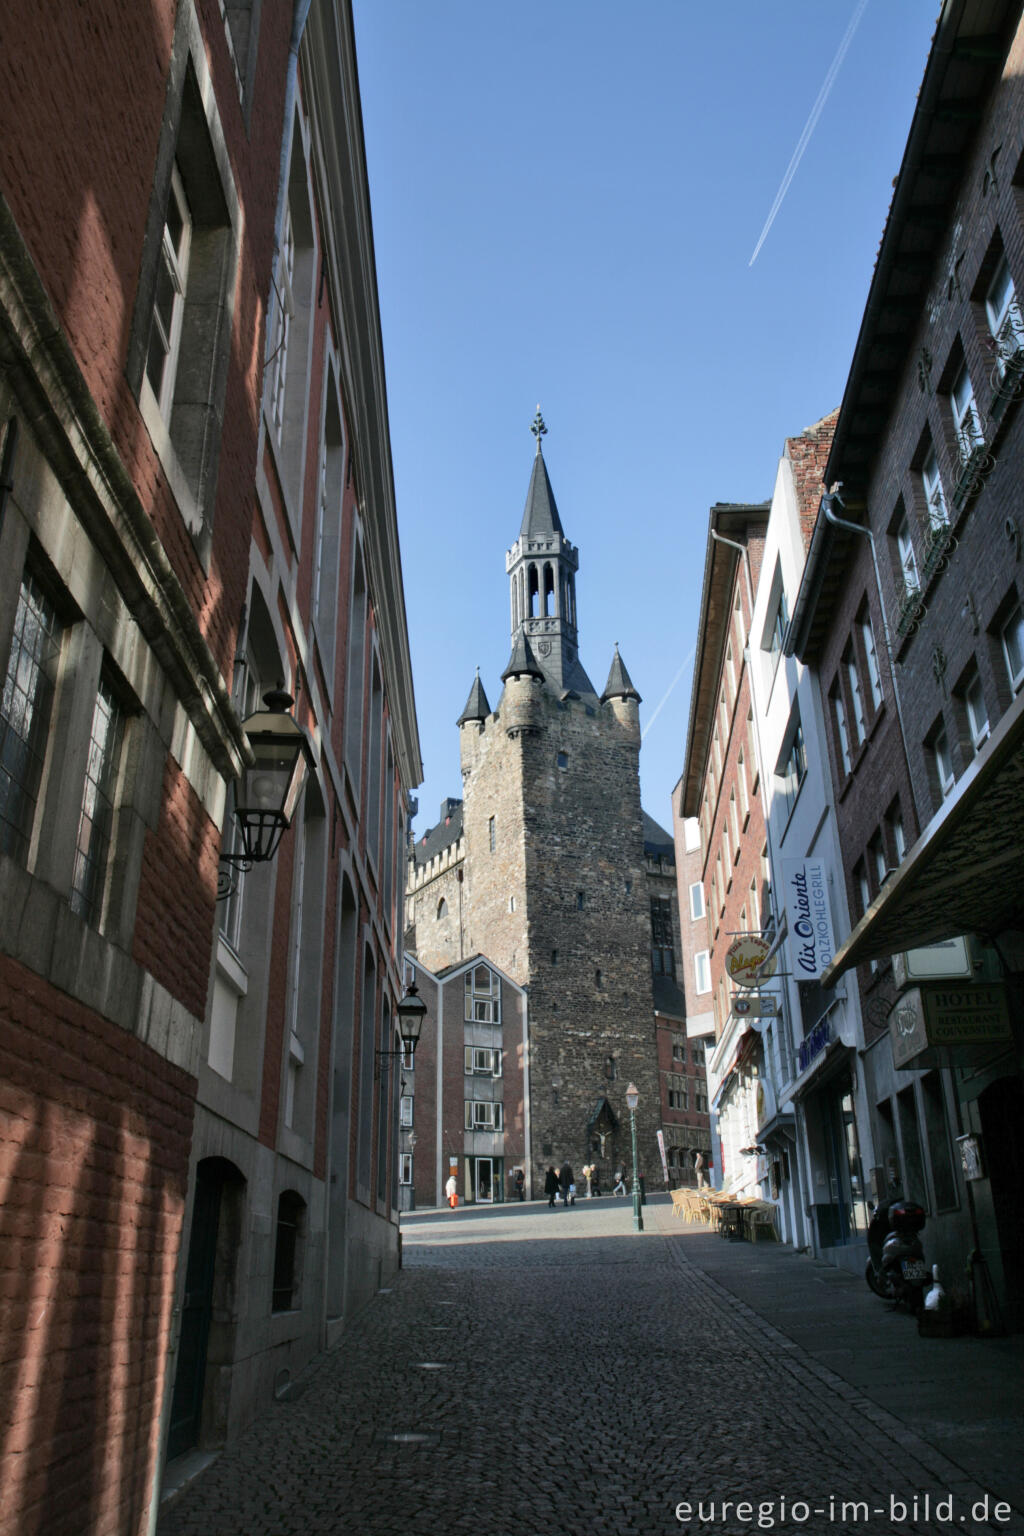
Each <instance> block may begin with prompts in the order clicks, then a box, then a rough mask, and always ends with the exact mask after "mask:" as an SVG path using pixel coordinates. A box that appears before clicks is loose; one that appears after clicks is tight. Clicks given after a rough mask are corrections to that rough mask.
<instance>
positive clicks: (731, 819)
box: [729, 790, 740, 858]
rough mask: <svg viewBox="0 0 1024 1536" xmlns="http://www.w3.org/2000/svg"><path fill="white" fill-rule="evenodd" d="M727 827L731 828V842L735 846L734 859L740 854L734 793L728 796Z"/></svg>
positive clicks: (738, 822)
mask: <svg viewBox="0 0 1024 1536" xmlns="http://www.w3.org/2000/svg"><path fill="white" fill-rule="evenodd" d="M729 826H730V827H731V828H732V840H733V842H734V843H735V845H736V857H737V858H739V854H740V817H739V811H738V810H737V809H736V791H735V790H732V791H731V792H730V794H729Z"/></svg>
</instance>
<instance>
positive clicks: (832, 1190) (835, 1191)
mask: <svg viewBox="0 0 1024 1536" xmlns="http://www.w3.org/2000/svg"><path fill="white" fill-rule="evenodd" d="M818 1104H819V1109H820V1113H821V1131H822V1144H823V1151H824V1154H825V1174H826V1178H827V1180H828V1199H827V1201H825V1202H823V1203H820V1204H819V1205H818V1206H817V1215H818V1241H819V1243H820V1245H821V1247H822V1248H839V1247H842V1246H844V1245H845V1244H847V1243H855V1242H863V1241H865V1240H866V1238H867V1230H868V1210H867V1203H866V1199H865V1192H864V1175H863V1171H862V1168H861V1158H860V1145H859V1143H858V1139H857V1121H856V1116H855V1113H854V1106H853V1085H852V1083H851V1081H850V1077H849V1074H848V1073H846V1072H844V1073H843V1074H842V1076H840V1077H838V1078H836V1079H834V1080H833V1081H832V1082H831V1083H829V1084H827V1085H826V1086H825V1087H823V1088H822V1090H821V1092H820V1094H819V1095H818Z"/></svg>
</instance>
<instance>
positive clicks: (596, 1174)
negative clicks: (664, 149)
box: [590, 1163, 601, 1200]
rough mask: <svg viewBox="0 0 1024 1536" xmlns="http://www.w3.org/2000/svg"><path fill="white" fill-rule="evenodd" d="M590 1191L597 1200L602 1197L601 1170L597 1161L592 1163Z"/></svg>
mask: <svg viewBox="0 0 1024 1536" xmlns="http://www.w3.org/2000/svg"><path fill="white" fill-rule="evenodd" d="M590 1193H591V1194H592V1195H593V1197H594V1199H595V1200H599V1199H600V1198H601V1170H600V1169H599V1168H598V1166H597V1164H596V1163H591V1165H590Z"/></svg>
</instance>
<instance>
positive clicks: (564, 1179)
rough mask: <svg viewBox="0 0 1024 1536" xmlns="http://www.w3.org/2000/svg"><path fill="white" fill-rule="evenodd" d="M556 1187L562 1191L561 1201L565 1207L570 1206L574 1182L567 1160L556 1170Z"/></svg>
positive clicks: (574, 1186) (570, 1165)
mask: <svg viewBox="0 0 1024 1536" xmlns="http://www.w3.org/2000/svg"><path fill="white" fill-rule="evenodd" d="M558 1187H559V1189H560V1190H561V1191H562V1199H563V1200H564V1201H565V1203H566V1205H571V1204H572V1198H571V1197H572V1194H573V1193H574V1192H575V1188H576V1182H575V1178H574V1176H573V1171H572V1164H571V1163H570V1162H569V1161H568V1160H566V1162H564V1163H563V1164H562V1166H561V1168H559V1170H558Z"/></svg>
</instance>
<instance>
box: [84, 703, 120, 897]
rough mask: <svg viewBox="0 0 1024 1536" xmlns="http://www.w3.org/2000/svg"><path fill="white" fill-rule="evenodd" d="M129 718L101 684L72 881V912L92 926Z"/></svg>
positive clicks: (102, 876)
mask: <svg viewBox="0 0 1024 1536" xmlns="http://www.w3.org/2000/svg"><path fill="white" fill-rule="evenodd" d="M123 733H124V712H123V710H122V709H121V706H120V705H119V703H118V701H117V699H116V698H115V697H114V692H113V689H112V688H111V686H110V683H109V682H108V680H107V679H106V678H103V677H101V678H100V685H99V688H98V689H97V692H96V704H95V707H94V709H93V716H92V728H91V731H90V734H89V755H88V759H87V762H86V771H85V788H84V791H83V793H82V809H81V813H80V815H79V819H78V843H77V847H76V849H75V869H74V875H73V877H72V881H71V910H72V911H73V912H77V913H78V915H79V917H83V918H84V919H85V921H86V922H87V923H96V922H98V921H99V918H100V915H101V911H102V906H103V883H104V880H105V877H106V873H107V863H108V857H109V853H110V844H111V839H112V836H113V828H114V790H115V784H116V781H117V771H118V767H119V765H120V760H121V740H122V736H123Z"/></svg>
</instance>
